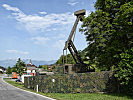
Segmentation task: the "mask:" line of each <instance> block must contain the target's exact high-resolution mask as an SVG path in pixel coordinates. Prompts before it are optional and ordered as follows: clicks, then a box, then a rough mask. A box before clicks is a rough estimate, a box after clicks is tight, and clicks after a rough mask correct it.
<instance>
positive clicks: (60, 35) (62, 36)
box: [53, 34, 66, 39]
mask: <svg viewBox="0 0 133 100" xmlns="http://www.w3.org/2000/svg"><path fill="white" fill-rule="evenodd" d="M65 37H66V36H65V34H59V35H57V36H54V37H53V38H55V39H61V38H65Z"/></svg>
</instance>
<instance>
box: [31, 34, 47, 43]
mask: <svg viewBox="0 0 133 100" xmlns="http://www.w3.org/2000/svg"><path fill="white" fill-rule="evenodd" d="M31 40H33V41H34V43H35V44H39V45H44V44H45V43H46V41H48V40H49V38H45V37H41V36H37V37H32V38H31Z"/></svg>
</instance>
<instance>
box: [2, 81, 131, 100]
mask: <svg viewBox="0 0 133 100" xmlns="http://www.w3.org/2000/svg"><path fill="white" fill-rule="evenodd" d="M4 80H5V79H4ZM5 81H6V82H7V83H9V84H11V85H13V86H15V87H18V88H21V89H24V90H27V91H30V92H35V93H37V92H36V91H33V90H31V89H27V88H25V87H24V85H23V84H21V83H18V82H14V81H9V80H5ZM38 94H41V95H44V96H47V97H51V98H54V99H56V100H133V98H132V97H130V96H126V95H123V94H100V93H76V94H71V93H68V94H63V93H41V92H38Z"/></svg>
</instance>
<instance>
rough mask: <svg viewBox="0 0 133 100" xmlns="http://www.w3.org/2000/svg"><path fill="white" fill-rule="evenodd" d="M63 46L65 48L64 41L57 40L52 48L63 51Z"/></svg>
mask: <svg viewBox="0 0 133 100" xmlns="http://www.w3.org/2000/svg"><path fill="white" fill-rule="evenodd" d="M64 46H65V41H64V40H58V41H57V42H55V44H54V45H53V47H55V48H58V49H61V50H63V48H64Z"/></svg>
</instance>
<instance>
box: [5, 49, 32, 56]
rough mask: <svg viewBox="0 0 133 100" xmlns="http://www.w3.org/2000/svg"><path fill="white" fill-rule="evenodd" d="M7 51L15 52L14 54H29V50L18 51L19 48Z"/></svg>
mask: <svg viewBox="0 0 133 100" xmlns="http://www.w3.org/2000/svg"><path fill="white" fill-rule="evenodd" d="M6 52H7V53H16V54H24V55H26V54H29V52H26V51H19V50H7V51H6Z"/></svg>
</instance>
